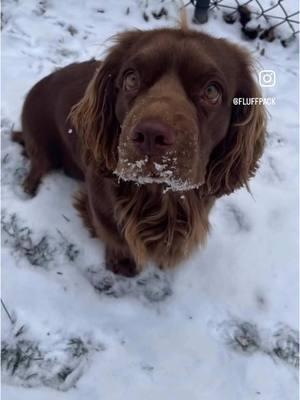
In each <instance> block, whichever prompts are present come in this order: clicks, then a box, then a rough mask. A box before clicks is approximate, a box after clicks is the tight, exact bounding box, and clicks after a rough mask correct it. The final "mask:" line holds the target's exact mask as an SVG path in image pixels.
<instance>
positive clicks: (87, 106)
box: [14, 29, 266, 276]
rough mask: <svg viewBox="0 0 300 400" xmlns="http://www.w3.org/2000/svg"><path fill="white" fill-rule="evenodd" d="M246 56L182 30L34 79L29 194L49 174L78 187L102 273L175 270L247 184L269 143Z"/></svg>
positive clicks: (129, 40) (26, 139)
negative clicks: (247, 101) (149, 267)
mask: <svg viewBox="0 0 300 400" xmlns="http://www.w3.org/2000/svg"><path fill="white" fill-rule="evenodd" d="M259 96H260V92H259V89H258V88H257V86H256V84H255V81H254V79H253V77H252V65H251V59H250V57H249V55H248V54H247V53H246V52H245V51H244V50H242V49H241V48H239V47H238V46H236V45H233V44H230V43H228V42H227V41H226V40H223V39H215V38H213V37H210V36H208V35H206V34H204V33H199V32H194V31H184V30H180V29H157V30H152V31H129V32H125V33H123V34H120V35H118V36H117V37H116V43H115V44H114V46H113V47H112V48H111V49H110V50H109V53H108V55H107V57H106V59H105V60H104V61H103V62H98V61H88V62H83V63H78V64H72V65H69V66H67V67H65V68H63V69H61V70H59V71H57V72H54V73H53V74H51V75H49V76H47V77H46V78H44V79H42V80H41V81H40V82H38V83H37V84H36V85H35V86H34V87H33V88H32V89H31V91H30V92H29V94H28V96H27V98H26V101H25V104H24V108H23V112H22V129H23V132H22V133H20V132H19V133H15V134H14V139H15V140H16V141H19V142H23V143H24V144H25V150H26V152H27V154H28V156H29V157H30V159H31V169H30V172H29V174H28V177H27V178H26V180H25V182H24V189H25V191H26V192H28V193H30V194H32V195H34V194H35V192H36V189H37V187H38V185H39V183H40V181H41V178H42V177H43V176H44V175H45V174H47V172H48V171H50V170H51V169H54V168H63V169H64V171H65V172H66V173H67V174H69V175H71V176H73V177H75V178H80V179H83V180H84V181H85V191H84V192H81V193H80V195H79V196H78V197H77V204H76V207H77V208H78V210H79V211H80V213H81V215H82V217H83V219H84V221H85V223H86V225H87V226H88V228H89V229H90V231H91V233H92V234H93V235H95V236H98V237H99V238H100V239H101V240H103V241H104V243H105V245H106V263H107V266H108V267H109V268H110V269H112V270H113V271H115V272H118V273H122V274H125V275H128V276H130V275H133V274H135V273H136V272H137V271H138V270H140V269H141V268H142V267H143V266H144V265H145V263H146V262H147V261H148V260H152V261H154V262H156V263H157V264H158V265H159V266H161V267H171V266H174V265H175V264H177V263H178V262H179V261H181V260H182V259H184V258H186V257H188V256H189V255H190V254H191V251H192V250H193V249H194V248H195V247H196V246H197V245H199V244H201V243H203V242H204V241H205V238H206V236H207V233H208V230H209V221H208V216H209V211H210V209H211V207H212V206H213V204H214V202H215V199H216V198H217V197H220V196H222V195H225V194H229V193H231V192H233V191H234V190H235V189H238V188H240V187H241V186H246V187H247V183H248V181H249V179H250V178H251V177H252V176H253V175H254V174H255V171H256V169H257V166H258V160H259V158H260V157H261V155H262V152H263V148H264V143H265V123H266V117H265V110H264V108H263V106H259V105H256V106H234V105H233V104H232V100H233V98H234V97H241V98H248V97H259Z"/></svg>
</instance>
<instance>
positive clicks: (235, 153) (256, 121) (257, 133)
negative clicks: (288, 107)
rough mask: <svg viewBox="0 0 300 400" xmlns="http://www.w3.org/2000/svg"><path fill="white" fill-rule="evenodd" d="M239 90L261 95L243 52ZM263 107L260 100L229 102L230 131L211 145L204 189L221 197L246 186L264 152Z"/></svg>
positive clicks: (242, 95) (243, 93)
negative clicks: (215, 144)
mask: <svg viewBox="0 0 300 400" xmlns="http://www.w3.org/2000/svg"><path fill="white" fill-rule="evenodd" d="M244 58H245V61H246V62H245V64H244V67H243V69H242V71H241V73H242V74H241V75H242V77H241V78H240V83H239V90H238V92H237V93H236V97H238V98H242V99H248V98H260V97H261V91H260V88H259V87H258V86H257V83H256V82H255V80H254V78H253V73H252V70H253V68H252V66H251V64H250V62H248V57H247V55H244ZM266 120H267V118H266V111H265V107H264V106H263V105H262V104H257V105H232V115H231V122H230V126H229V131H228V133H227V135H226V137H225V139H223V141H222V142H221V143H220V144H219V145H218V146H217V147H216V148H215V149H214V151H213V153H212V156H211V159H210V161H209V165H208V169H207V177H206V184H205V188H204V193H210V194H214V195H215V196H217V197H220V196H222V195H224V194H230V193H232V192H233V191H234V190H236V189H238V188H240V187H242V186H245V187H246V188H247V189H248V190H249V187H248V181H249V179H250V178H251V177H253V176H254V175H255V172H256V170H257V168H258V161H259V159H260V157H261V155H262V153H263V149H264V145H265V136H266Z"/></svg>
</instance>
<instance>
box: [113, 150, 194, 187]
mask: <svg viewBox="0 0 300 400" xmlns="http://www.w3.org/2000/svg"><path fill="white" fill-rule="evenodd" d="M114 174H115V175H117V176H118V177H119V179H121V180H123V181H133V182H136V183H137V184H138V185H145V184H151V183H157V184H164V185H165V186H166V187H165V189H164V191H168V190H172V191H185V190H191V189H194V188H197V187H199V186H200V185H195V184H192V182H190V181H189V180H188V179H183V178H181V177H179V176H178V168H177V156H176V155H174V154H167V155H165V156H162V157H161V159H160V160H159V161H154V160H152V159H151V158H150V157H149V156H148V155H146V156H145V157H144V158H142V159H140V160H136V161H134V162H130V161H129V160H128V159H125V160H123V163H122V167H121V168H118V167H117V168H116V170H115V171H114Z"/></svg>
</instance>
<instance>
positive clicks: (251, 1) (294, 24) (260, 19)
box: [186, 0, 299, 46]
mask: <svg viewBox="0 0 300 400" xmlns="http://www.w3.org/2000/svg"><path fill="white" fill-rule="evenodd" d="M190 3H192V4H193V5H194V6H195V13H194V22H196V23H205V22H207V21H208V19H209V16H210V14H211V12H215V11H221V12H223V18H224V20H225V22H227V23H229V24H233V23H235V22H236V21H238V22H239V23H240V24H241V30H242V32H243V33H244V34H245V36H246V37H247V38H249V39H256V38H257V37H258V38H260V39H265V40H267V41H269V42H271V41H273V40H275V39H280V40H281V43H282V44H283V46H287V45H288V44H289V43H290V42H291V41H292V40H294V39H295V38H296V37H297V36H298V35H299V9H298V10H295V9H293V7H291V5H290V4H287V2H284V0H273V1H272V0H271V1H270V2H267V1H265V0H245V1H241V0H191V1H190V2H189V3H187V4H186V5H188V4H190ZM267 3H268V5H267ZM294 8H295V6H294ZM298 37H299V36H298Z"/></svg>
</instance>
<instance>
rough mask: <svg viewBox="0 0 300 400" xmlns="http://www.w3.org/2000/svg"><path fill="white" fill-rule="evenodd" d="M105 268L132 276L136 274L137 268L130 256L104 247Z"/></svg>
mask: <svg viewBox="0 0 300 400" xmlns="http://www.w3.org/2000/svg"><path fill="white" fill-rule="evenodd" d="M105 262H106V268H107V269H109V270H110V271H112V272H113V273H115V274H118V275H123V276H126V277H128V278H132V277H134V276H136V275H137V274H138V272H139V271H138V268H137V265H136V263H135V261H134V260H133V258H131V257H129V256H128V257H126V256H124V254H121V253H118V252H117V251H114V250H110V249H106V256H105Z"/></svg>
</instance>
